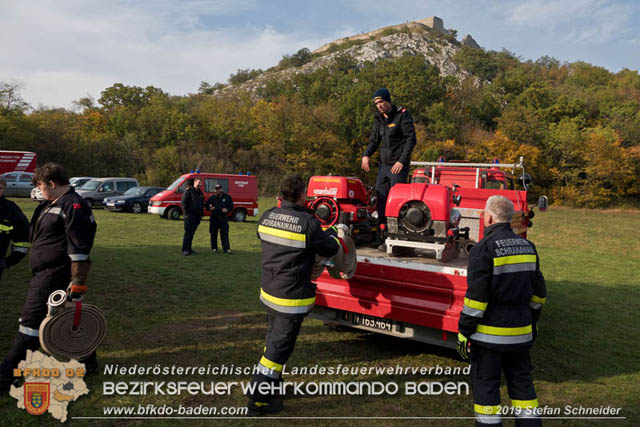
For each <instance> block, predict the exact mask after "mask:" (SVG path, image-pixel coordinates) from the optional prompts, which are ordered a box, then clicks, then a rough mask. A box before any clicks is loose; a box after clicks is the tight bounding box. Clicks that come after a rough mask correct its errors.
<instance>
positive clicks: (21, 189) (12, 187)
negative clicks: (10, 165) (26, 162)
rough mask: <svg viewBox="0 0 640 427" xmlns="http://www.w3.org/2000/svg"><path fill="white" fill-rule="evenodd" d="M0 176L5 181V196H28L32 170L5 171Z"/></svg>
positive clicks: (31, 184)
mask: <svg viewBox="0 0 640 427" xmlns="http://www.w3.org/2000/svg"><path fill="white" fill-rule="evenodd" d="M2 177H3V178H4V180H5V181H7V186H6V187H5V189H4V195H5V196H7V197H29V195H30V194H31V189H32V188H33V183H32V180H33V173H32V172H7V173H3V174H2Z"/></svg>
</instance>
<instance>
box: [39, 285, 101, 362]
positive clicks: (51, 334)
mask: <svg viewBox="0 0 640 427" xmlns="http://www.w3.org/2000/svg"><path fill="white" fill-rule="evenodd" d="M47 305H48V306H49V311H48V313H47V317H45V319H44V320H43V321H42V323H41V324H40V346H41V347H42V349H43V350H45V351H46V352H47V353H49V354H52V355H54V356H59V357H63V358H67V359H76V360H81V359H85V358H87V357H88V356H89V355H91V353H93V352H94V351H95V350H96V348H98V346H99V345H100V343H102V340H104V337H105V336H106V334H107V320H106V319H105V317H104V314H102V310H100V308H98V307H96V306H95V305H92V304H85V303H83V302H81V301H69V300H68V298H67V293H66V292H65V291H63V290H57V291H55V292H53V293H52V294H51V295H49V300H48V301H47Z"/></svg>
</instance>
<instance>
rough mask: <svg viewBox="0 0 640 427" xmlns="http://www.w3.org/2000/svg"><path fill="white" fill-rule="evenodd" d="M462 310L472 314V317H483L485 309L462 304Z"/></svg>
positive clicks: (469, 314) (468, 314)
mask: <svg viewBox="0 0 640 427" xmlns="http://www.w3.org/2000/svg"><path fill="white" fill-rule="evenodd" d="M462 312H463V313H464V314H466V315H467V316H471V317H483V316H484V311H482V310H477V309H475V308H471V307H468V306H466V305H463V306H462Z"/></svg>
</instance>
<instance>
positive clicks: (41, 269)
mask: <svg viewBox="0 0 640 427" xmlns="http://www.w3.org/2000/svg"><path fill="white" fill-rule="evenodd" d="M33 180H34V184H36V185H37V186H38V188H39V189H40V191H41V192H42V196H43V197H44V199H45V201H43V202H42V203H40V205H38V207H37V208H36V210H35V212H34V213H33V217H32V218H31V224H30V226H29V235H30V240H31V257H30V261H31V270H32V273H33V278H32V279H31V284H30V285H29V290H28V291H27V299H26V301H25V303H24V308H23V310H22V317H21V318H20V325H19V327H18V336H17V338H16V340H15V342H14V343H13V347H11V350H9V353H8V354H7V356H6V358H5V359H4V361H3V362H2V365H0V393H6V392H8V391H9V385H10V382H11V379H12V375H13V369H14V368H16V367H17V366H18V364H19V363H20V362H21V361H22V360H24V359H25V356H26V353H27V350H32V351H34V350H37V349H38V348H39V347H40V341H39V339H38V329H39V327H40V323H41V322H42V320H43V319H44V318H45V317H46V315H47V300H48V298H49V295H50V294H51V293H52V292H54V291H57V290H59V289H62V290H65V289H66V290H67V293H68V294H69V295H70V296H71V298H79V297H81V296H82V295H84V294H85V293H86V292H87V277H88V275H89V269H90V266H91V262H90V260H89V252H90V251H91V248H92V246H93V240H94V237H95V234H96V221H95V219H94V217H93V213H92V212H91V207H90V206H89V205H88V204H87V202H85V201H84V199H83V198H82V197H80V196H79V195H78V194H77V193H76V192H75V190H74V189H73V187H71V186H69V178H68V177H67V174H66V172H65V171H64V169H63V168H62V166H60V165H58V164H55V163H47V164H46V165H44V166H42V167H41V168H39V169H37V170H36V173H35V175H34V178H33ZM80 362H82V363H85V367H86V370H87V372H96V371H97V361H96V354H95V352H94V353H93V354H92V355H90V356H89V357H88V358H87V359H84V360H81V361H80Z"/></svg>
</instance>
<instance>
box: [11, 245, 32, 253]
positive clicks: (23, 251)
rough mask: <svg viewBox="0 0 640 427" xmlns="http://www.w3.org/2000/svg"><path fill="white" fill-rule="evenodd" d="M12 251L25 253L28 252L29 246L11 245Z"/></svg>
mask: <svg viewBox="0 0 640 427" xmlns="http://www.w3.org/2000/svg"><path fill="white" fill-rule="evenodd" d="M12 250H13V252H20V253H23V254H26V253H28V252H29V248H23V247H22V246H12Z"/></svg>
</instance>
